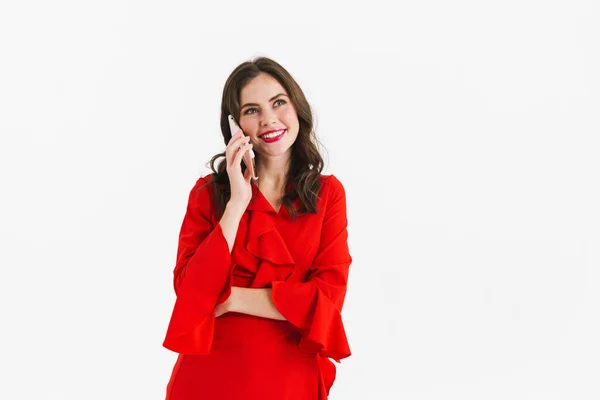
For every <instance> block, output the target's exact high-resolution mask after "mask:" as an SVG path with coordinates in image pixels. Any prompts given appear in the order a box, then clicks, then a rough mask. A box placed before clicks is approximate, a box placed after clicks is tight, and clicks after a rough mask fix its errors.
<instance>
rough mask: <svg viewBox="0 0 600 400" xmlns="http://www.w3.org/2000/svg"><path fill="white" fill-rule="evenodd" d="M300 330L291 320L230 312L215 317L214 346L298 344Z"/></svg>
mask: <svg viewBox="0 0 600 400" xmlns="http://www.w3.org/2000/svg"><path fill="white" fill-rule="evenodd" d="M300 337H301V335H300V332H299V331H298V330H297V329H296V327H294V326H293V325H292V324H291V323H290V322H288V321H284V320H276V319H270V318H262V317H256V316H254V315H247V314H241V313H235V312H229V313H226V314H223V315H221V316H220V317H218V318H216V319H215V327H214V337H213V348H214V347H217V348H218V347H220V346H227V347H230V346H232V345H239V346H253V347H254V346H265V347H272V346H273V345H276V344H278V343H279V344H282V345H289V344H293V345H297V344H298V342H299V341H300Z"/></svg>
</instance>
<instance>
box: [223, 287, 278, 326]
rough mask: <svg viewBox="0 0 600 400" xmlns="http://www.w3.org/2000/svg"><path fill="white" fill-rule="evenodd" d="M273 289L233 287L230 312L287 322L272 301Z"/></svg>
mask: <svg viewBox="0 0 600 400" xmlns="http://www.w3.org/2000/svg"><path fill="white" fill-rule="evenodd" d="M271 293H272V289H271V288H260V289H252V288H243V287H235V286H234V287H232V292H231V305H230V307H229V311H232V312H238V313H242V314H248V315H255V316H257V317H263V318H270V319H278V320H283V321H285V320H286V319H285V317H284V316H283V315H281V313H280V312H279V311H278V310H277V308H275V305H274V304H273V300H272V299H271Z"/></svg>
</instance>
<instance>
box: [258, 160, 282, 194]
mask: <svg viewBox="0 0 600 400" xmlns="http://www.w3.org/2000/svg"><path fill="white" fill-rule="evenodd" d="M288 167H289V156H287V154H285V155H281V156H277V157H264V158H261V159H259V160H258V162H257V165H256V174H257V175H258V180H257V183H260V185H261V186H262V187H265V186H267V187H282V186H283V185H284V183H285V179H286V174H287V170H288Z"/></svg>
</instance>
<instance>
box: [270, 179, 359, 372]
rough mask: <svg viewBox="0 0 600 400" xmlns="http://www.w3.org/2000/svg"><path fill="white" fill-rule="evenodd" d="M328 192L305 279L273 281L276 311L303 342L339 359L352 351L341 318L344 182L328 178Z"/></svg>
mask: <svg viewBox="0 0 600 400" xmlns="http://www.w3.org/2000/svg"><path fill="white" fill-rule="evenodd" d="M328 179H329V182H328V195H327V200H326V202H325V204H326V210H325V215H324V219H323V226H322V230H321V238H320V244H319V250H318V252H317V255H316V256H315V259H314V261H313V263H312V265H311V267H310V271H309V275H308V278H307V279H306V281H305V282H287V281H272V282H271V286H272V300H273V303H274V305H275V307H276V308H277V310H278V311H279V312H280V313H281V314H282V315H283V316H284V317H285V318H286V319H287V320H288V321H289V322H290V323H291V324H292V325H294V326H295V327H296V328H298V329H299V331H300V332H301V334H302V337H301V339H300V343H299V347H300V348H301V349H303V350H305V351H309V352H317V353H319V354H320V355H321V356H323V357H330V358H332V359H334V360H335V361H337V362H338V363H339V362H340V360H341V359H342V358H346V357H348V356H350V355H351V353H350V348H349V345H348V340H347V338H346V332H345V330H344V325H343V322H342V316H341V311H342V306H343V304H344V298H345V295H346V285H347V282H348V271H349V267H350V264H351V263H352V257H351V256H350V253H349V250H348V231H347V224H348V221H347V217H346V194H345V190H344V187H343V185H342V183H341V182H340V181H339V180H338V179H337V178H336V177H335V176H334V175H330V177H329V178H328Z"/></svg>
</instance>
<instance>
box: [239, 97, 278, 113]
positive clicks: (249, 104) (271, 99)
mask: <svg viewBox="0 0 600 400" xmlns="http://www.w3.org/2000/svg"><path fill="white" fill-rule="evenodd" d="M279 96H285V97H287V98H289V96H288V95H287V94H285V93H279V94H276V95H275V96H273V97H271V98H270V99H269V103H270V102H272V101H273V100H275V99H276V98H278V97H279ZM248 106H260V105H259V104H256V103H246V104H244V105H243V106H241V107H240V110H241V109H243V108H244V107H248Z"/></svg>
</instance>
